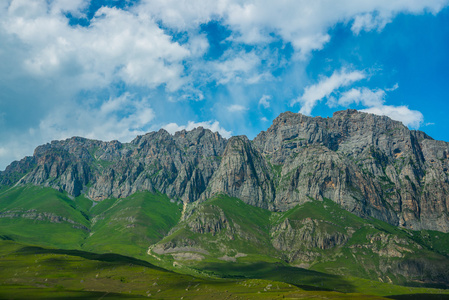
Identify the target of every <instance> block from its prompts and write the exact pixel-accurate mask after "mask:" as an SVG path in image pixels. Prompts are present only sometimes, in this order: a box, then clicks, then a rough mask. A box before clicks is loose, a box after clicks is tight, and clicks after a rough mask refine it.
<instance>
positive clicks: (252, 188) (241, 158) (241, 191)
mask: <svg viewBox="0 0 449 300" xmlns="http://www.w3.org/2000/svg"><path fill="white" fill-rule="evenodd" d="M218 193H224V194H227V195H229V196H232V197H236V198H239V199H241V200H243V201H244V202H246V203H248V204H251V205H254V206H258V207H262V208H267V209H273V208H274V206H273V204H272V201H273V199H274V196H275V192H274V185H273V181H272V180H271V172H270V169H269V167H268V165H267V163H266V161H265V159H264V157H263V156H262V155H261V154H260V153H259V152H257V151H255V150H254V149H253V147H252V145H251V142H250V141H249V140H248V138H247V137H246V136H235V137H232V138H231V139H230V140H229V142H228V144H227V146H226V149H225V151H224V153H223V158H222V161H221V164H220V167H219V168H218V170H217V171H216V172H215V173H214V176H213V177H212V178H211V180H210V183H209V184H208V188H207V190H206V192H205V193H204V198H210V197H211V196H213V195H216V194H218Z"/></svg>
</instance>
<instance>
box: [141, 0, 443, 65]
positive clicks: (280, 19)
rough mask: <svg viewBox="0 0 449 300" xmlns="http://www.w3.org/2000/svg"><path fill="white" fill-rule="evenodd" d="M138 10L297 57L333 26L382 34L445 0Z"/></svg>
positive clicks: (203, 4)
mask: <svg viewBox="0 0 449 300" xmlns="http://www.w3.org/2000/svg"><path fill="white" fill-rule="evenodd" d="M142 2H143V4H142V6H140V7H139V8H138V9H145V10H147V11H151V12H153V14H154V16H155V17H156V18H157V19H158V20H160V21H162V22H163V23H164V24H165V25H167V26H169V27H171V28H175V29H177V30H180V31H182V30H188V29H191V28H194V27H195V26H198V24H201V23H205V22H208V21H210V20H221V21H222V22H223V23H224V24H225V25H227V26H228V27H229V28H230V29H232V36H231V39H232V40H233V41H237V42H243V43H246V44H259V43H267V42H270V41H272V40H273V39H275V36H279V37H281V38H282V39H283V40H284V41H286V42H289V43H291V44H292V45H293V46H294V48H295V50H296V51H297V52H298V53H300V56H301V57H306V56H307V55H308V54H309V53H310V52H311V51H313V50H317V49H322V47H323V45H324V44H326V43H327V42H328V41H329V40H330V38H331V37H330V36H329V34H328V29H329V28H330V27H332V26H333V25H334V24H336V23H340V22H344V23H352V25H351V28H352V31H353V32H354V33H355V34H359V33H360V32H361V31H371V30H382V29H383V28H384V27H385V25H386V24H388V23H389V22H391V21H392V19H393V18H394V17H395V16H396V15H397V14H399V13H409V14H421V13H424V12H431V13H437V12H439V11H440V10H441V9H442V8H443V7H445V6H446V5H447V4H448V1H447V0H428V1H420V0H412V1H410V0H398V1H384V0H382V1H378V0H368V1H354V0H343V1H338V2H336V1H332V0H324V1H296V0H285V1H271V0H255V1H251V2H249V1H239V0H218V1H208V0H198V1H182V2H180V1H176V0H143V1H142Z"/></svg>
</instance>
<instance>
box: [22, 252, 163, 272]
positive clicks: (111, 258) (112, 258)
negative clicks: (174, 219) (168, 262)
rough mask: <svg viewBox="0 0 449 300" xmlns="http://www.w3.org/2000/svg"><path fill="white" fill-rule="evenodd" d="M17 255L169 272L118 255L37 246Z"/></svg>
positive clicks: (141, 261) (147, 263) (144, 262)
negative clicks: (51, 256)
mask: <svg viewBox="0 0 449 300" xmlns="http://www.w3.org/2000/svg"><path fill="white" fill-rule="evenodd" d="M16 253H18V254H23V255H27V254H60V255H70V256H78V257H82V258H84V259H88V260H97V261H101V262H108V263H115V264H120V265H126V264H127V265H130V264H132V265H136V266H142V267H146V268H151V269H154V270H159V271H165V272H171V271H169V270H166V269H163V268H160V267H157V266H155V265H153V264H150V263H149V262H147V261H144V260H140V259H137V258H133V257H129V256H124V255H120V254H115V253H106V254H97V253H92V252H86V251H81V250H64V249H48V248H42V247H37V246H27V247H23V248H21V249H19V250H17V251H16Z"/></svg>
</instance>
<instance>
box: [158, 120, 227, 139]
mask: <svg viewBox="0 0 449 300" xmlns="http://www.w3.org/2000/svg"><path fill="white" fill-rule="evenodd" d="M198 127H203V128H207V129H210V130H211V131H213V132H218V133H219V134H220V135H221V136H222V137H225V138H230V137H231V134H232V132H231V131H227V130H226V129H224V128H223V127H221V126H220V123H219V122H218V121H207V122H193V121H189V122H188V123H187V125H178V124H176V123H169V124H167V125H164V126H162V128H164V129H165V130H167V131H168V132H169V133H170V134H175V132H178V131H181V130H187V131H189V130H192V129H195V128H198Z"/></svg>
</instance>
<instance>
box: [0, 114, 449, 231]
mask: <svg viewBox="0 0 449 300" xmlns="http://www.w3.org/2000/svg"><path fill="white" fill-rule="evenodd" d="M448 169H449V144H448V143H446V142H441V141H435V140H433V139H432V138H430V137H429V136H427V135H426V134H425V133H423V132H420V131H413V130H412V131H411V130H409V129H408V128H406V127H405V126H404V125H403V124H402V123H400V122H397V121H393V120H391V119H389V118H388V117H384V116H376V115H373V114H367V113H361V112H357V111H355V110H346V111H341V112H336V113H335V114H334V115H333V117H332V118H321V117H315V118H312V117H308V116H304V115H301V114H296V113H291V112H286V113H283V114H281V115H280V116H279V117H278V118H276V119H275V120H274V121H273V124H272V125H271V126H270V128H269V129H268V130H267V131H263V132H261V133H260V134H259V135H258V136H257V137H256V138H255V139H254V140H253V141H250V140H248V138H246V137H244V136H236V137H232V138H231V139H229V140H226V139H224V138H222V137H221V136H220V135H219V134H218V133H213V132H211V131H210V130H207V129H204V128H201V127H200V128H197V129H194V130H192V131H185V130H184V131H181V132H177V133H176V134H175V135H170V134H169V133H168V132H166V131H165V130H163V129H161V130H160V131H158V132H151V133H148V134H145V135H143V136H138V137H137V138H135V139H134V140H133V141H132V142H131V143H120V142H118V141H112V142H101V141H93V140H88V139H83V138H79V137H75V138H71V139H68V140H65V141H54V142H52V143H50V144H46V145H43V146H40V147H38V148H37V149H36V151H35V153H34V155H33V157H27V158H24V159H23V160H21V161H19V162H14V163H12V164H11V165H10V166H8V167H7V168H6V170H5V171H4V172H2V173H1V174H0V184H1V185H6V186H11V185H14V184H19V185H23V184H34V185H42V186H49V187H53V188H55V189H58V190H61V191H66V192H68V193H69V194H71V195H73V196H78V195H80V194H85V195H86V196H88V197H90V198H91V199H94V200H97V201H100V200H103V199H106V198H108V197H126V196H129V195H131V194H133V193H134V192H136V191H141V190H148V191H153V192H156V191H158V192H161V193H164V194H167V195H168V196H169V197H171V198H172V199H177V200H182V201H184V202H185V203H189V202H194V201H197V200H205V199H207V198H210V197H212V196H214V195H216V194H219V193H224V194H228V195H230V196H234V197H238V198H240V199H242V200H243V201H244V202H246V203H248V204H251V205H254V206H258V207H262V208H266V209H270V210H272V211H285V210H288V209H290V208H292V207H294V206H296V205H298V204H301V203H305V202H307V201H312V200H323V199H325V198H328V199H331V200H332V201H334V202H336V203H339V204H340V205H342V206H343V207H344V208H345V209H346V210H348V211H350V212H353V213H355V214H357V215H359V216H362V217H365V218H370V217H373V218H377V219H380V220H383V221H386V222H388V223H390V224H393V225H396V226H401V227H405V228H411V229H417V230H419V229H432V230H440V231H444V232H449V217H448V215H449V177H448V176H449V173H448V172H449V171H448Z"/></svg>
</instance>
